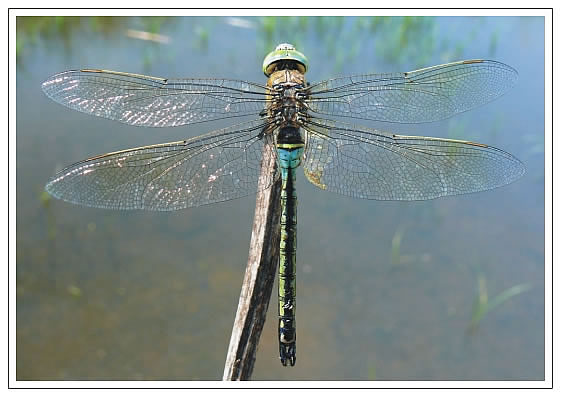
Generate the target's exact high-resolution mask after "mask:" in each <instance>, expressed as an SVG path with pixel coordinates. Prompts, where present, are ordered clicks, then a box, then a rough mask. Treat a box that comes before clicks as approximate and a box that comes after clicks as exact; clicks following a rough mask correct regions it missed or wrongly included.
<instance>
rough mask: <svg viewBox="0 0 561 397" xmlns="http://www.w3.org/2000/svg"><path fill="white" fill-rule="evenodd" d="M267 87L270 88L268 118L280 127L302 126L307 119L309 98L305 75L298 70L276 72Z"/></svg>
mask: <svg viewBox="0 0 561 397" xmlns="http://www.w3.org/2000/svg"><path fill="white" fill-rule="evenodd" d="M267 86H268V87H270V93H271V94H270V97H269V98H270V102H269V106H268V116H269V117H270V118H271V119H272V120H273V121H274V122H275V124H276V125H278V126H281V127H282V126H288V125H290V126H294V127H298V126H301V125H302V123H303V121H304V120H305V118H306V117H307V106H306V104H305V100H306V98H307V97H308V93H307V90H306V80H305V78H304V75H303V74H302V73H300V72H299V71H297V70H289V69H286V70H279V71H276V72H274V73H273V74H272V75H271V77H270V78H269V80H268V81H267Z"/></svg>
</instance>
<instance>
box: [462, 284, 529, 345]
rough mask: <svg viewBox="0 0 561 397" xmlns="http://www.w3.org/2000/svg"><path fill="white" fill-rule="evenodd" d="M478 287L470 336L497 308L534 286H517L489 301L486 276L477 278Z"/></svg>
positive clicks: (469, 328) (470, 325)
mask: <svg viewBox="0 0 561 397" xmlns="http://www.w3.org/2000/svg"><path fill="white" fill-rule="evenodd" d="M477 286H478V293H477V296H476V297H475V300H474V303H473V309H472V314H471V322H470V324H469V327H468V332H469V333H470V334H473V333H474V332H475V331H476V330H477V328H478V327H479V324H480V323H481V321H482V320H483V319H484V318H485V316H486V315H487V314H488V313H489V312H491V311H492V310H494V309H495V308H497V306H499V305H501V304H503V303H505V302H507V301H509V300H510V299H512V298H514V297H515V296H517V295H520V294H521V293H523V292H526V291H529V290H530V289H531V288H532V285H531V284H529V283H522V284H517V285H514V286H512V287H510V288H507V289H505V290H504V291H502V292H501V293H500V294H498V295H497V296H495V297H494V298H492V299H489V296H488V294H487V279H486V277H485V276H484V275H482V274H480V275H479V277H478V278H477Z"/></svg>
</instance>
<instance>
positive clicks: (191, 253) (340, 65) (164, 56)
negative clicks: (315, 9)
mask: <svg viewBox="0 0 561 397" xmlns="http://www.w3.org/2000/svg"><path fill="white" fill-rule="evenodd" d="M280 42H290V43H292V44H294V45H296V46H297V48H298V49H299V50H301V51H302V52H304V53H305V54H306V55H307V57H308V59H309V61H310V69H309V73H308V75H307V76H308V79H309V81H311V82H314V81H318V80H322V79H327V78H331V77H336V76H339V75H347V74H357V73H376V72H394V71H407V70H413V69H415V68H419V67H424V66H430V65H433V64H439V63H445V62H450V61H454V60H460V59H470V58H487V59H495V60H499V61H501V62H504V63H507V64H509V65H511V66H513V67H514V68H516V69H517V70H518V72H519V74H520V75H519V82H518V84H517V86H516V87H515V88H514V89H513V90H511V91H510V92H508V93H507V95H505V96H504V97H502V98H500V99H499V100H497V101H495V102H493V103H491V104H488V105H486V106H483V107H480V108H478V109H475V110H473V111H470V112H467V113H464V114H461V115H458V116H456V117H453V118H451V119H449V120H445V121H442V122H437V123H430V124H422V125H404V124H402V125H391V124H389V125H383V124H381V123H372V122H366V121H360V122H358V124H363V125H366V126H369V127H375V128H381V129H384V130H389V131H392V132H396V133H402V134H411V135H413V134H418V135H428V136H438V137H450V138H459V139H468V140H473V141H479V142H483V143H486V144H490V145H493V146H497V147H500V148H501V149H504V150H506V151H508V152H510V153H512V154H514V155H515V156H517V157H518V158H520V159H521V160H522V161H523V162H524V163H525V165H526V167H527V173H526V175H525V176H524V177H523V178H522V179H521V180H519V181H517V182H516V183H514V184H512V185H509V186H506V187H503V188H499V189H496V190H493V191H489V192H483V193H479V194H471V195H466V196H459V197H449V198H444V199H439V200H434V201H427V202H410V203H409V202H401V203H397V202H376V201H367V200H354V199H350V198H347V197H342V196H338V195H336V194H332V193H328V192H324V191H321V190H319V189H317V188H315V187H314V186H312V185H311V184H309V183H308V182H307V181H306V180H305V178H304V176H303V173H302V172H301V171H299V174H298V176H299V178H298V183H297V189H298V191H299V225H298V227H299V236H298V260H297V262H298V277H297V278H298V292H297V294H298V304H297V307H298V309H297V329H298V349H297V351H298V355H297V357H298V358H297V364H296V367H294V368H282V367H281V365H280V363H279V360H278V347H277V336H276V326H277V320H276V319H277V317H276V293H275V292H273V294H272V302H271V304H270V306H269V315H268V318H267V323H266V328H265V330H264V332H263V335H262V338H261V343H260V347H259V351H258V354H257V361H256V364H255V370H254V374H253V379H259V380H277V379H279V380H280V379H294V380H298V379H309V380H331V379H337V380H351V379H352V380H540V379H543V378H544V19H543V18H540V17H231V18H228V17H184V18H183V17H115V18H112V17H83V18H78V17H18V18H17V48H16V51H17V136H16V139H17V153H16V155H17V159H16V166H17V236H16V238H17V253H16V255H17V340H16V341H17V374H16V376H17V379H18V380H80V379H88V380H96V379H99V380H101V379H104V380H113V379H115V380H117V379H118V380H140V379H153V380H164V379H165V380H175V379H178V380H179V379H181V380H196V379H203V380H207V379H208V380H217V379H220V378H221V376H222V371H223V365H224V360H225V357H226V350H227V346H228V342H229V339H230V332H231V327H232V323H233V319H234V315H235V311H236V307H237V304H238V297H239V291H240V287H241V282H242V278H243V274H244V269H245V264H246V261H247V253H248V247H249V240H250V235H251V223H252V217H253V210H254V205H255V199H254V197H253V196H249V197H247V198H245V199H241V200H236V201H231V202H227V203H222V204H215V205H212V206H206V207H200V208H194V209H189V210H185V211H180V212H173V213H149V212H119V211H109V210H100V209H92V208H85V207H80V206H75V205H71V204H68V203H64V202H61V201H57V200H54V199H52V198H50V197H49V196H48V195H47V194H46V193H45V192H44V185H45V183H46V181H47V180H48V179H49V177H51V176H52V175H53V174H54V173H55V172H56V171H57V170H59V169H60V168H61V167H63V166H65V165H68V164H71V163H73V162H75V161H78V160H82V159H84V158H86V157H89V156H92V155H96V154H101V153H104V152H110V151H115V150H119V149H125V148H129V147H135V146H141V145H147V144H155V143H163V142H167V141H174V140H179V139H184V138H188V137H191V136H196V135H199V134H201V133H204V132H207V131H211V130H214V129H216V128H219V127H222V126H224V125H227V122H222V123H221V122H215V123H207V124H200V125H196V126H191V127H180V128H171V129H145V128H135V127H131V126H126V125H122V124H119V123H116V122H111V121H108V120H104V119H99V118H95V117H93V116H89V115H86V114H82V113H78V112H74V111H71V110H69V109H66V108H64V107H62V106H60V105H58V104H56V103H54V102H52V101H50V100H49V99H48V98H47V97H45V96H44V95H43V93H42V91H41V83H42V82H43V81H44V80H45V79H47V78H48V77H49V76H51V75H53V74H55V73H57V72H61V71H64V70H68V69H77V68H104V69H111V70H120V71H128V72H134V73H144V74H150V75H155V76H163V77H225V78H231V79H242V80H249V81H255V82H260V83H264V82H265V77H264V76H263V74H262V71H261V63H262V60H263V57H264V56H265V55H266V53H268V52H269V51H271V50H272V49H273V48H274V46H275V45H276V44H278V43H280ZM275 288H276V286H275Z"/></svg>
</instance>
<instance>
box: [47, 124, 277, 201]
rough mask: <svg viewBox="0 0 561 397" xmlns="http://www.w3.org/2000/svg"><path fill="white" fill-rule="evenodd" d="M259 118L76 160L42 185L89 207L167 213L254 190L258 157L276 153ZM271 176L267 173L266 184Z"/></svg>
mask: <svg viewBox="0 0 561 397" xmlns="http://www.w3.org/2000/svg"><path fill="white" fill-rule="evenodd" d="M266 126H267V125H266V124H265V123H263V122H262V121H254V122H249V123H244V124H239V125H237V126H233V127H230V128H225V129H222V130H217V131H214V132H211V133H209V134H206V135H201V136H199V137H196V138H193V139H189V140H186V141H179V142H172V143H164V144H160V145H152V146H145V147H139V148H135V149H128V150H122V151H119V152H114V153H108V154H104V155H101V156H96V157H92V158H90V159H87V160H84V161H80V162H79V163H76V164H74V165H71V166H70V167H67V168H65V169H64V170H62V171H60V172H59V173H58V174H57V175H55V176H54V177H53V178H52V179H51V180H50V181H49V182H48V183H47V186H46V190H47V192H49V193H50V194H52V195H53V196H54V197H57V198H59V199H62V200H65V201H69V202H71V203H76V204H82V205H87V206H90V207H99V208H111V209H145V210H158V211H171V210H178V209H182V208H187V207H195V206H199V205H204V204H210V203H215V202H219V201H225V200H230V199H234V198H238V197H243V196H246V195H248V194H251V193H254V192H256V191H257V181H258V177H259V173H260V162H261V157H262V156H263V154H264V153H265V151H270V152H269V153H270V154H271V155H272V156H276V152H275V150H274V145H272V144H271V134H264V135H263V137H262V138H261V136H260V133H261V131H262V129H263V128H264V127H266ZM275 178H276V174H275V173H273V172H271V175H270V177H269V179H268V180H265V186H270V184H271V183H272V181H273V180H274V179H275Z"/></svg>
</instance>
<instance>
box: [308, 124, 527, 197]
mask: <svg viewBox="0 0 561 397" xmlns="http://www.w3.org/2000/svg"><path fill="white" fill-rule="evenodd" d="M304 128H305V130H306V131H307V133H306V135H307V139H306V149H305V152H304V162H303V166H304V172H305V174H306V176H307V178H308V180H309V181H310V182H311V183H313V184H314V185H316V186H318V187H320V188H322V189H326V190H329V191H332V192H336V193H340V194H344V195H347V196H352V197H358V198H366V199H376V200H426V199H432V198H436V197H441V196H450V195H456V194H463V193H472V192H478V191H482V190H488V189H493V188H496V187H499V186H502V185H506V184H508V183H511V182H513V181H514V180H516V179H518V178H520V177H521V176H522V175H523V174H524V171H525V169H524V165H523V164H522V162H520V160H518V159H517V158H515V157H514V156H512V155H510V154H509V153H507V152H504V151H502V150H500V149H497V148H494V147H491V146H487V145H483V144H479V143H474V142H468V141H459V140H452V139H440V138H429V137H418V136H405V135H395V134H391V133H385V132H381V131H377V130H373V129H367V128H362V127H355V126H352V125H349V124H345V123H339V122H337V123H335V122H332V121H328V120H322V121H319V122H316V121H311V122H309V123H308V124H307V125H306V126H305V127H304Z"/></svg>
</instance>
